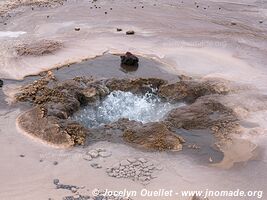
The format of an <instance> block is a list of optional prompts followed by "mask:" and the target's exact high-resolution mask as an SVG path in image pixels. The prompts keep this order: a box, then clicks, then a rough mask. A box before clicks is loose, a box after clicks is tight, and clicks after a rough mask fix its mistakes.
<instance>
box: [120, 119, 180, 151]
mask: <svg viewBox="0 0 267 200" xmlns="http://www.w3.org/2000/svg"><path fill="white" fill-rule="evenodd" d="M123 139H124V140H125V141H126V142H129V143H131V144H134V145H137V146H139V147H142V148H145V149H149V150H159V151H164V150H173V151H180V150H182V143H184V139H183V138H182V137H180V136H178V135H177V134H176V133H174V132H172V131H170V130H169V128H168V127H167V126H166V125H165V124H164V123H162V122H151V123H147V124H141V125H139V126H134V127H131V128H128V129H126V130H125V131H124V133H123Z"/></svg>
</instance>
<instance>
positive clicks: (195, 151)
mask: <svg viewBox="0 0 267 200" xmlns="http://www.w3.org/2000/svg"><path fill="white" fill-rule="evenodd" d="M176 132H177V133H178V134H179V135H180V136H182V137H183V138H184V139H185V141H186V143H185V145H184V146H183V153H185V154H188V153H189V154H192V155H193V156H194V157H195V156H196V159H197V160H199V161H201V162H204V163H207V162H212V163H218V162H220V161H222V160H223V157H224V154H223V153H222V152H221V151H219V150H218V149H216V147H215V145H214V144H215V142H216V141H215V138H214V136H213V134H212V133H211V132H210V131H209V130H190V131H189V130H185V129H176Z"/></svg>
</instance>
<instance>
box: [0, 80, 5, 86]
mask: <svg viewBox="0 0 267 200" xmlns="http://www.w3.org/2000/svg"><path fill="white" fill-rule="evenodd" d="M3 85H4V81H3V80H1V79H0V87H3Z"/></svg>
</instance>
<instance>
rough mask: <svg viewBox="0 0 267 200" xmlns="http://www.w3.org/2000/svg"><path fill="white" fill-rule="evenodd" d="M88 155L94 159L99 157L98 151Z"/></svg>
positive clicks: (92, 151) (90, 152)
mask: <svg viewBox="0 0 267 200" xmlns="http://www.w3.org/2000/svg"><path fill="white" fill-rule="evenodd" d="M88 155H90V156H92V158H97V157H98V156H99V154H98V151H97V150H91V151H89V152H88Z"/></svg>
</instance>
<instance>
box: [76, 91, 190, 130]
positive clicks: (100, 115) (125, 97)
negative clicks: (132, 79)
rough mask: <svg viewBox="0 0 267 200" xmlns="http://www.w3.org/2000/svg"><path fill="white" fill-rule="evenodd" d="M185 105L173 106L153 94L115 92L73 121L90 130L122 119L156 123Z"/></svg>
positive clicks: (77, 115) (176, 104)
mask: <svg viewBox="0 0 267 200" xmlns="http://www.w3.org/2000/svg"><path fill="white" fill-rule="evenodd" d="M184 105H185V104H184V103H175V104H171V103H169V102H166V101H162V100H161V98H159V97H158V96H157V95H155V94H154V93H151V92H147V93H146V94H144V95H136V94H133V93H131V92H122V91H113V92H111V93H110V94H109V95H108V96H107V97H106V98H105V99H103V101H101V102H98V103H97V104H96V105H95V106H91V105H90V106H86V107H84V108H83V109H81V110H80V111H79V112H77V113H75V114H74V116H73V119H74V120H75V121H78V122H80V123H82V124H83V125H85V126H86V127H88V128H95V127H98V126H101V125H104V124H109V123H112V122H116V121H117V120H119V119H120V118H128V119H129V120H135V121H139V122H142V123H147V122H156V121H160V120H161V119H162V118H164V116H165V115H166V114H167V113H168V112H169V111H171V110H172V109H174V108H177V107H180V106H184Z"/></svg>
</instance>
